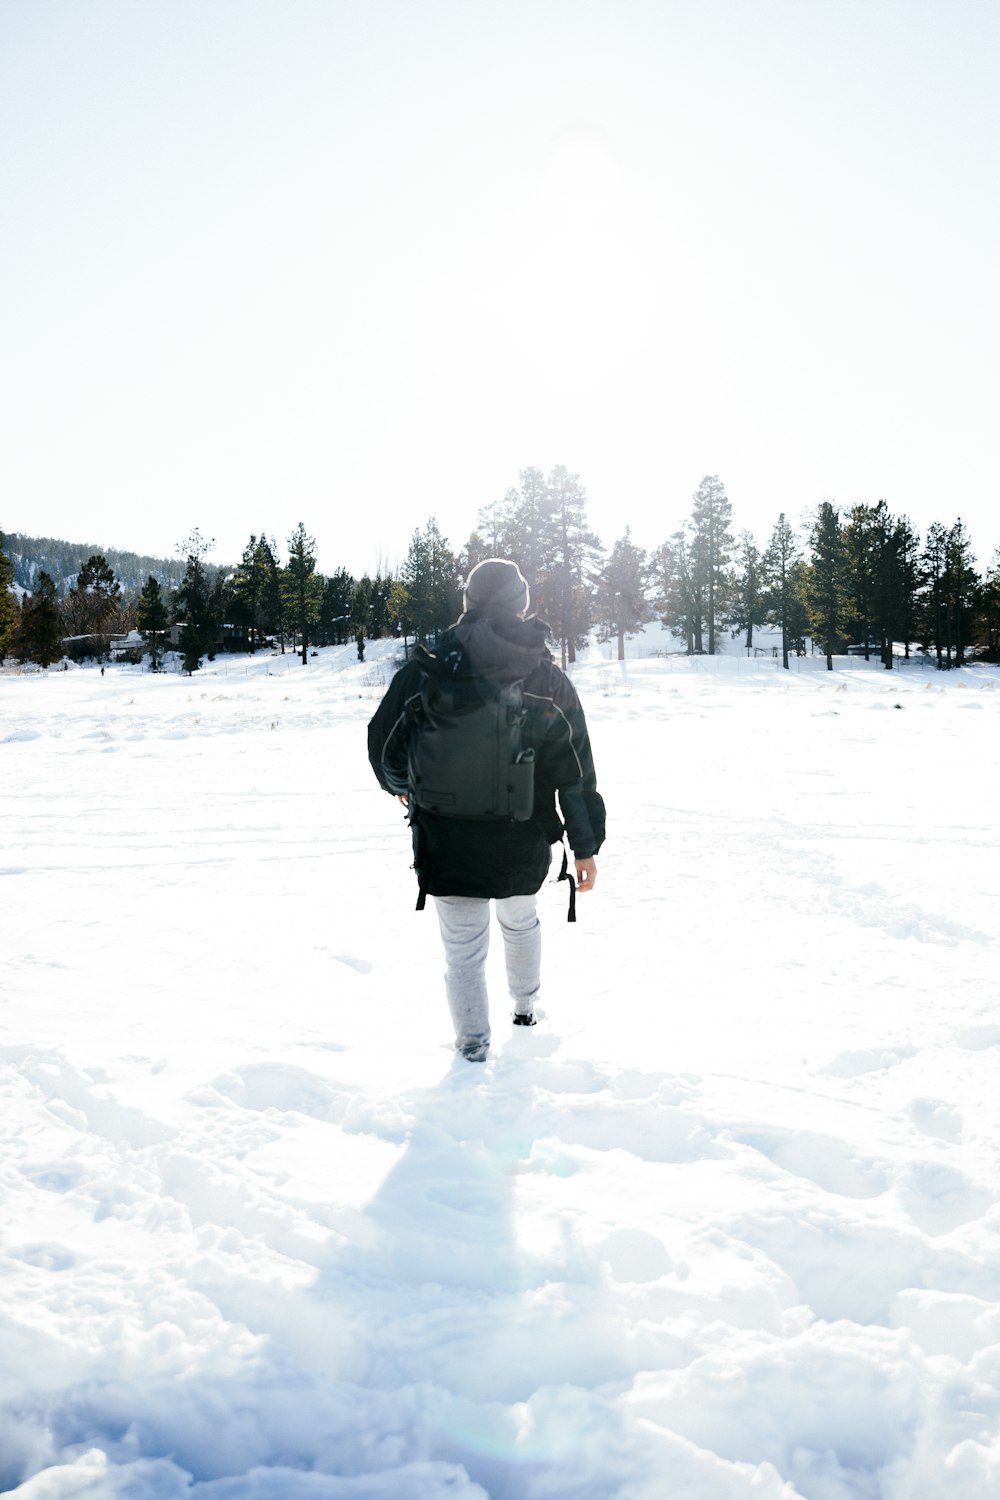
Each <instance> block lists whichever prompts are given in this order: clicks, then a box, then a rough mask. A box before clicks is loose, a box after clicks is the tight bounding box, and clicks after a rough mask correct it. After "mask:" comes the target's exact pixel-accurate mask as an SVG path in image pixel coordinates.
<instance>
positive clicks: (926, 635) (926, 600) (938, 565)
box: [919, 521, 951, 671]
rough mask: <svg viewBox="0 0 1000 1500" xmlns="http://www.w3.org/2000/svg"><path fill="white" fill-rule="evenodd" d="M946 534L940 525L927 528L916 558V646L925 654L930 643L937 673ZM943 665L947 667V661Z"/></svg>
mask: <svg viewBox="0 0 1000 1500" xmlns="http://www.w3.org/2000/svg"><path fill="white" fill-rule="evenodd" d="M947 565H948V533H947V531H946V530H945V528H944V527H943V526H942V524H941V522H940V521H935V522H933V524H932V525H931V526H930V527H929V529H928V532H927V537H926V539H925V541H924V550H923V552H922V553H921V556H920V595H919V602H920V607H921V616H922V627H921V631H920V644H921V645H922V646H923V648H924V650H925V651H926V650H927V649H928V648H929V646H930V644H931V642H932V641H933V643H934V654H935V657H936V660H937V666H938V670H939V671H940V670H941V669H942V668H943V667H944V666H945V660H944V644H945V631H946V626H945V621H946V616H947V610H946V585H945V574H946V571H947ZM947 665H949V666H950V665H951V663H950V661H949V662H948V663H947Z"/></svg>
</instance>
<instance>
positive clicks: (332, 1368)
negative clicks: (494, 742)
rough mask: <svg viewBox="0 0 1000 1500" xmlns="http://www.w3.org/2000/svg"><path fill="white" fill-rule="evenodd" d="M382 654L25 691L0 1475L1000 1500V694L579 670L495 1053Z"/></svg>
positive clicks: (75, 1489) (173, 1497)
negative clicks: (387, 706) (439, 873)
mask: <svg viewBox="0 0 1000 1500" xmlns="http://www.w3.org/2000/svg"><path fill="white" fill-rule="evenodd" d="M386 650H387V648H385V647H383V648H381V649H380V650H378V649H376V648H374V647H372V648H370V652H369V654H370V656H371V655H372V654H373V653H374V656H375V659H374V660H369V661H368V662H366V663H361V664H359V663H357V662H356V660H354V659H353V658H354V650H353V647H350V648H347V647H345V648H343V649H340V650H329V651H325V652H321V653H320V654H319V656H317V657H315V658H311V659H310V662H309V665H308V667H303V666H302V665H301V664H300V663H298V662H297V661H295V660H294V659H292V658H286V659H280V658H270V657H268V658H258V659H256V660H254V661H248V660H244V659H242V658H241V659H239V660H236V659H229V660H227V661H226V662H223V661H221V660H220V661H219V662H217V663H216V664H215V665H214V666H212V667H209V668H207V669H206V670H204V671H202V672H199V673H198V674H197V675H196V676H195V677H194V678H192V679H188V678H184V677H180V676H170V675H163V676H161V677H157V676H153V675H149V674H141V673H138V672H130V671H128V670H118V669H113V670H109V671H108V673H107V675H106V676H105V677H104V678H101V677H100V676H99V674H98V673H97V672H96V671H94V670H89V671H84V670H70V671H67V672H56V671H52V672H49V673H37V674H34V675H23V676H19V675H14V674H6V675H0V777H2V786H3V789H4V795H3V806H4V829H5V838H4V849H3V852H2V854H0V875H2V876H3V879H2V882H0V892H2V895H3V906H2V913H3V917H2V956H3V990H2V993H3V1003H2V1008H0V1074H2V1077H3V1094H4V1101H5V1102H4V1110H3V1122H2V1129H3V1135H4V1140H3V1151H2V1184H3V1196H4V1206H3V1216H2V1220H0V1263H2V1272H3V1287H4V1294H5V1295H4V1300H3V1311H2V1323H0V1492H2V1493H9V1494H12V1495H14V1496H16V1497H17V1500H70V1497H73V1500H76V1497H87V1500H110V1497H119V1500H125V1497H128V1500H182V1497H183V1500H188V1497H190V1500H237V1497H238V1500H348V1497H349V1500H361V1497H365V1500H372V1497H377V1500H445V1497H447V1500H483V1497H489V1500H543V1497H544V1500H554V1497H558V1500H743V1497H746V1500H793V1497H804V1500H942V1497H944V1496H947V1497H948V1500H986V1497H988V1496H991V1495H995V1494H997V1493H1000V1177H998V1170H997V1140H998V1138H1000V1104H998V1097H1000V1095H998V1089H997V1061H998V1057H1000V1004H998V993H997V990H998V980H997V975H998V971H1000V965H998V953H997V943H996V935H995V933H996V920H997V910H998V894H1000V889H998V887H1000V878H998V875H997V871H998V868H1000V806H998V801H997V795H996V787H997V783H998V756H1000V752H998V745H1000V680H998V679H1000V674H998V673H997V672H996V671H994V670H991V669H966V670H964V671H962V672H955V673H951V674H936V673H934V672H932V671H927V670H920V669H918V668H916V667H913V668H909V669H907V670H906V671H896V672H893V673H891V674H888V673H884V672H881V671H879V670H877V669H874V668H872V669H869V670H864V669H862V668H861V667H860V666H859V665H858V664H854V665H853V666H852V669H851V670H844V671H839V672H835V673H833V674H827V673H826V672H824V671H822V670H818V669H817V668H818V667H819V666H820V665H821V664H820V663H810V662H808V661H807V662H806V663H804V664H799V670H796V671H793V672H790V673H784V672H781V671H780V670H777V669H776V667H775V666H774V664H772V663H769V662H768V663H762V664H757V665H756V666H754V665H753V664H750V663H747V662H746V661H741V660H740V659H738V658H733V659H731V660H726V661H707V660H699V661H697V662H689V661H686V660H682V659H675V658H672V659H669V660H666V659H649V660H643V661H634V662H630V663H628V664H627V665H626V666H625V667H624V668H622V667H620V666H619V665H618V664H617V663H614V662H610V661H605V660H601V659H599V658H597V657H594V658H593V659H591V660H589V661H588V662H586V663H583V664H581V665H580V666H579V667H578V668H577V669H576V672H575V681H576V683H577V686H578V688H579V690H580V693H581V696H582V698H583V701H584V704H585V707H586V709H587V712H588V718H589V721H590V725H591V730H592V737H593V742H594V750H595V756H596V760H597V767H598V773H599V779H600V784H601V788H602V790H603V792H604V794H605V797H606V799H607V803H608V811H609V837H608V843H607V846H606V848H605V850H604V851H603V853H602V855H601V857H600V859H599V878H598V884H597V888H596V890H595V891H594V893H593V894H592V895H591V896H588V897H587V898H586V899H585V900H581V902H580V911H579V922H578V925H577V926H575V927H573V926H570V925H568V924H567V923H566V921H565V886H558V885H555V884H550V885H548V886H546V887H544V888H543V892H542V896H541V910H542V917H543V923H544V942H545V958H544V994H543V999H542V1009H543V1011H544V1020H543V1022H542V1024H540V1025H539V1026H538V1027H537V1028H535V1029H534V1030H533V1031H525V1030H522V1029H520V1028H517V1029H513V1028H510V1029H509V1028H508V1026H507V1024H506V1020H505V1017H506V1015H507V1013H508V1006H507V1002H506V997H505V996H504V994H503V992H502V986H501V983H500V969H499V958H500V956H499V954H498V953H494V954H493V955H491V965H492V964H493V962H494V959H495V960H496V961H497V966H496V967H494V968H493V970H492V978H493V1029H494V1054H493V1056H492V1058H491V1060H490V1062H489V1063H488V1064H487V1065H486V1066H485V1067H482V1066H478V1067H477V1066H475V1065H471V1064H468V1063H465V1062H461V1061H456V1060H455V1059H454V1057H453V1055H452V1053H451V1051H450V1050H449V1049H450V1028H449V1022H448V1014H447V1007H446V1003H445V1000H444V994H443V985H442V980H441V955H440V949H439V939H438V934H437V924H436V922H435V919H434V915H433V912H432V911H430V910H428V911H427V912H425V913H423V914H417V913H415V912H414V910H413V904H414V899H415V894H416V893H415V886H414V881H413V875H412V872H411V871H410V870H409V869H408V864H409V851H408V835H407V830H406V827H405V823H404V821H403V817H402V812H401V809H400V807H399V806H398V804H396V803H394V802H393V801H392V800H391V799H390V798H388V797H386V796H385V794H384V793H382V792H381V791H380V790H379V788H378V787H377V785H376V783H375V781H374V778H373V777H372V776H371V773H370V770H369V768H368V765H367V762H366V759H365V726H366V723H367V720H368V718H369V717H370V715H371V713H372V712H373V710H374V707H375V704H376V702H377V701H378V698H379V696H380V694H381V692H382V690H383V687H384V684H385V681H386V680H387V674H388V672H389V670H390V667H389V665H388V663H387V662H385V661H380V659H379V657H380V655H381V656H384V655H385V654H386Z"/></svg>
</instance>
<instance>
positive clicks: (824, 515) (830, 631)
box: [806, 500, 846, 672]
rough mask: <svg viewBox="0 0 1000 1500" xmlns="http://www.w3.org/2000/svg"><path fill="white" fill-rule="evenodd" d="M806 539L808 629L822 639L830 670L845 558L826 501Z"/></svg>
mask: <svg viewBox="0 0 1000 1500" xmlns="http://www.w3.org/2000/svg"><path fill="white" fill-rule="evenodd" d="M810 542H811V546H812V566H811V568H810V570H809V578H808V584H807V589H806V603H807V607H808V611H809V629H810V630H811V631H812V634H813V636H814V637H815V638H816V639H817V640H819V641H822V643H823V649H824V651H825V653H826V669H827V671H828V672H832V671H833V657H834V653H835V652H836V651H838V650H839V649H840V646H841V644H842V639H841V633H842V629H843V617H844V573H845V568H846V557H845V553H844V537H843V532H842V530H841V525H840V515H839V513H838V512H837V510H836V509H835V508H834V507H833V506H832V505H831V504H830V502H829V500H824V501H823V503H822V504H821V505H820V507H819V509H818V511H817V512H816V519H815V521H814V522H813V527H812V532H811V534H810Z"/></svg>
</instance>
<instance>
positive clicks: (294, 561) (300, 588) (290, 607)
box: [283, 521, 323, 666]
mask: <svg viewBox="0 0 1000 1500" xmlns="http://www.w3.org/2000/svg"><path fill="white" fill-rule="evenodd" d="M283 593H284V598H285V607H286V609H287V611H288V616H289V619H290V621H291V624H292V629H293V630H297V631H298V632H299V633H300V634H301V637H302V665H303V666H306V665H308V661H309V649H308V648H309V641H310V638H311V634H312V630H313V626H315V625H318V623H319V616H320V609H321V607H322V603H323V580H322V578H321V577H320V576H318V575H317V573H316V543H315V541H314V540H313V538H312V537H311V536H309V534H308V533H307V531H306V528H305V526H304V525H303V523H302V522H301V521H300V522H299V524H298V525H297V526H296V528H295V530H294V531H293V532H292V534H291V536H290V537H289V538H288V566H287V567H286V568H285V586H284V590H283Z"/></svg>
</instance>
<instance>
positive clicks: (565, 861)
mask: <svg viewBox="0 0 1000 1500" xmlns="http://www.w3.org/2000/svg"><path fill="white" fill-rule="evenodd" d="M562 852H563V857H562V869H561V870H560V871H559V874H558V875H557V877H556V883H557V884H558V882H559V881H560V880H568V881H569V911H568V912H567V913H566V920H567V922H575V921H576V881H575V879H574V878H573V876H572V875H571V874H570V873H569V853H568V852H567V849H566V845H565V842H564V843H563V846H562Z"/></svg>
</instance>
